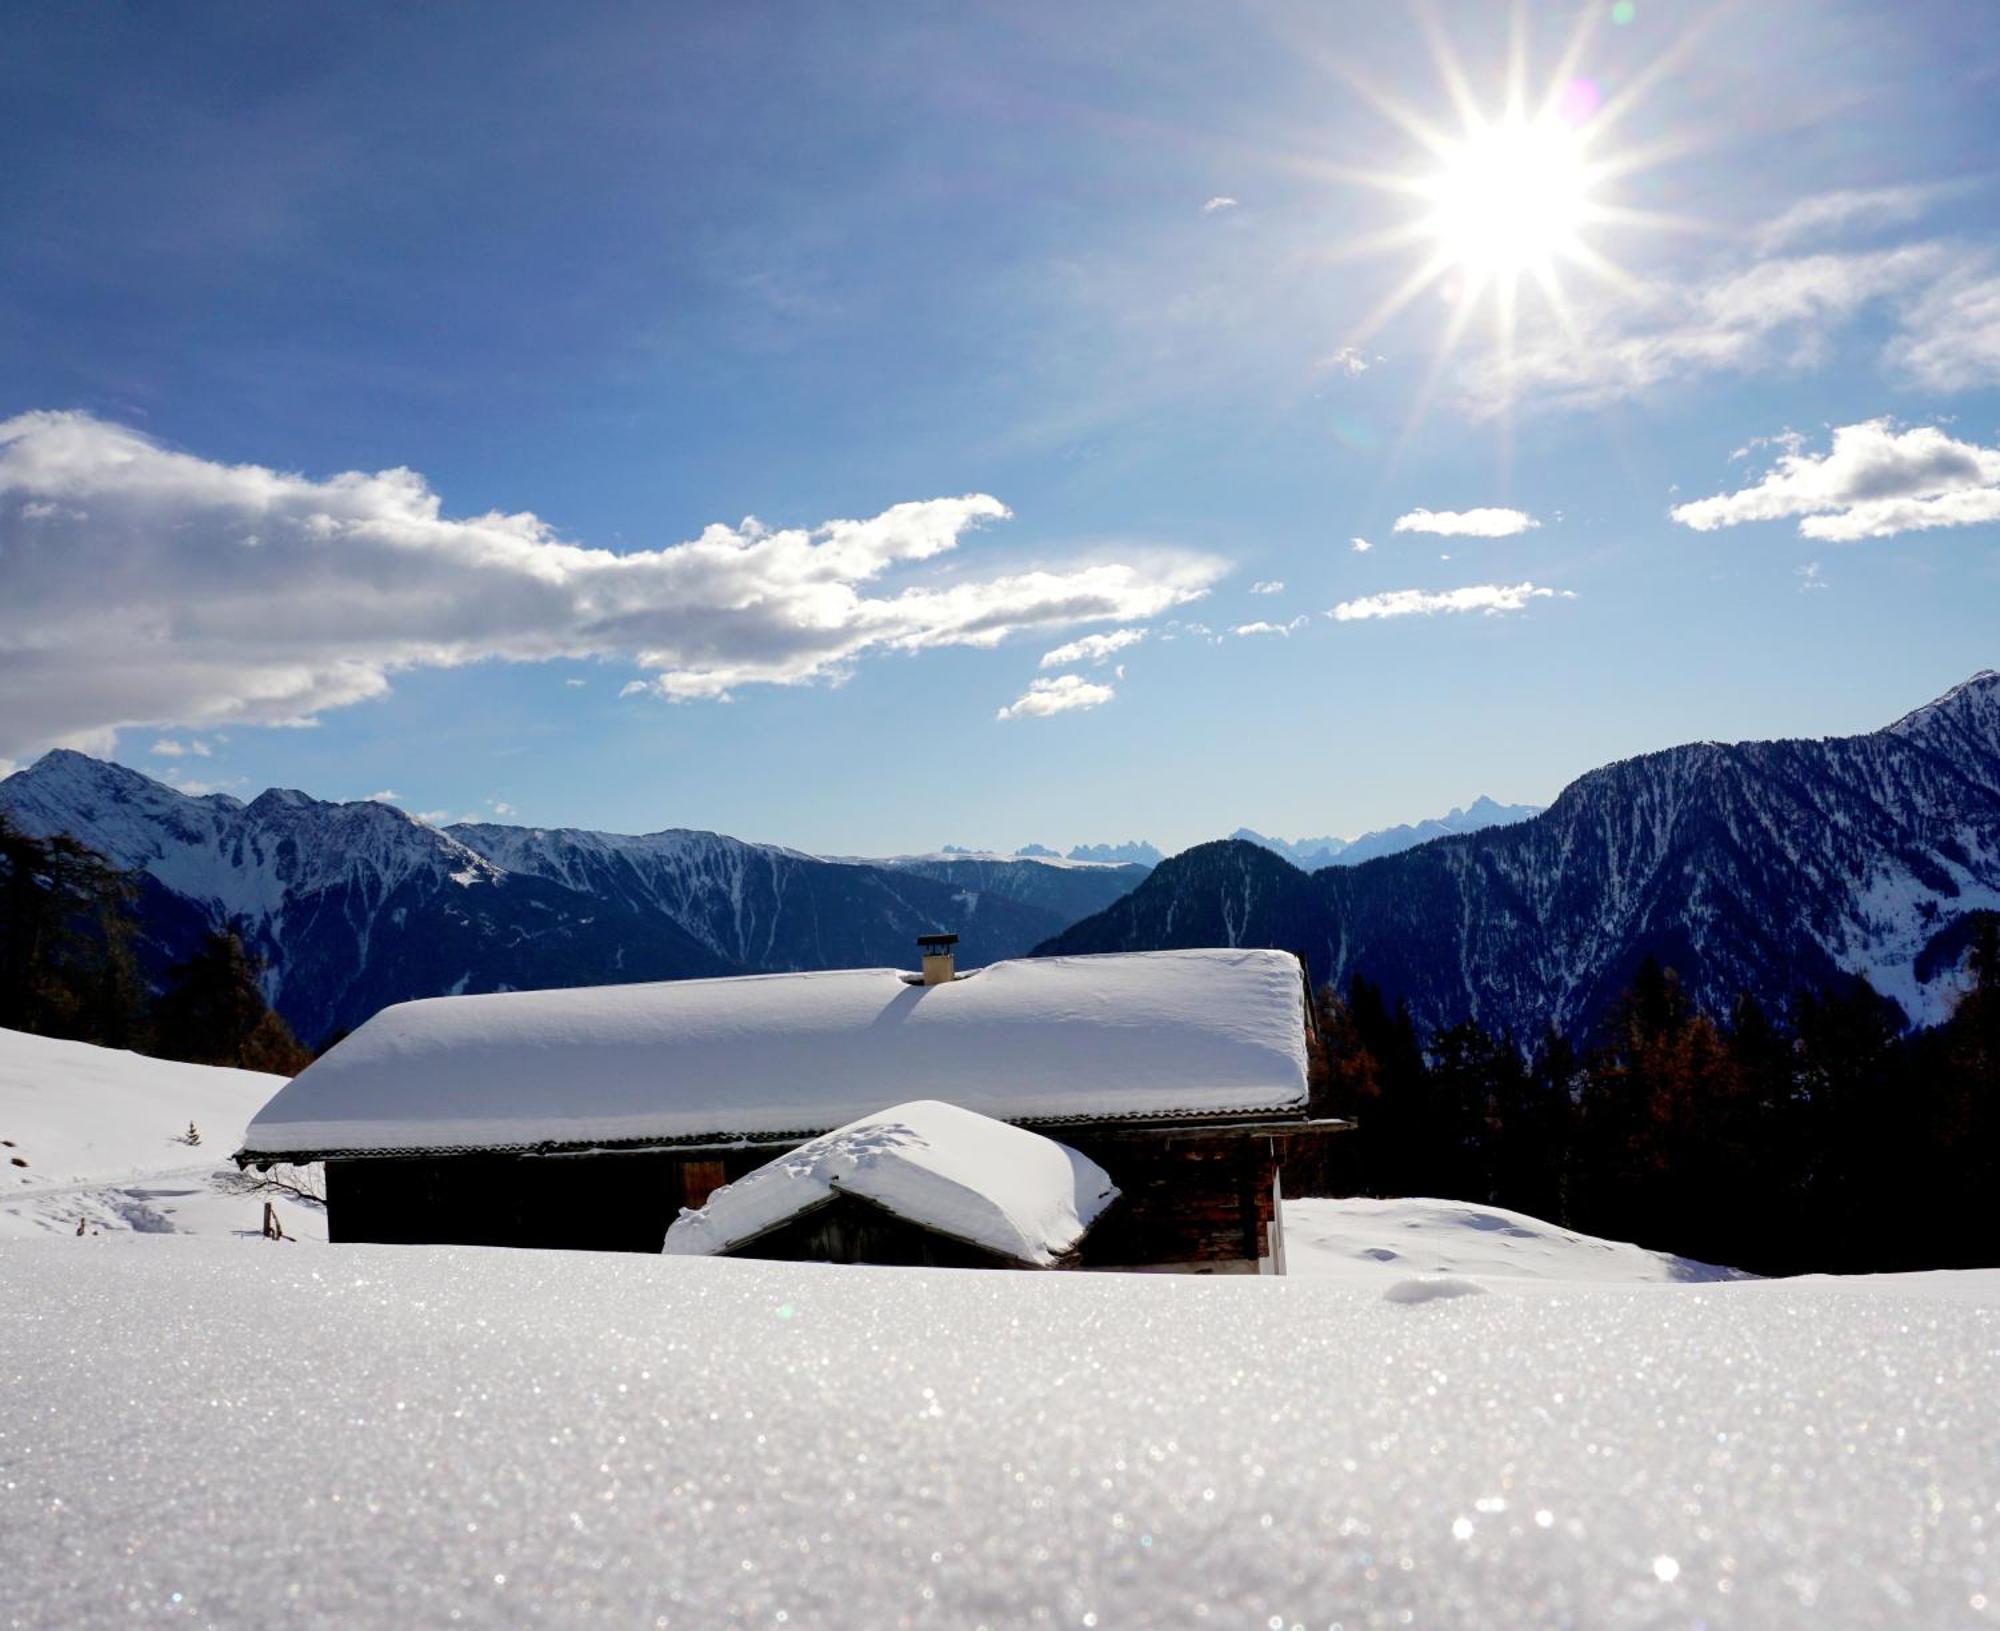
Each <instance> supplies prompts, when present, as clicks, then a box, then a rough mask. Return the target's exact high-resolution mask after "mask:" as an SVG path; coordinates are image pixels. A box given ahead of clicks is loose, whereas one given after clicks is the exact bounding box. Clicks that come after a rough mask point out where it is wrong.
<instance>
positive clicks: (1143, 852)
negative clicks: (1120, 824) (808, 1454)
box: [1069, 838, 1166, 866]
mask: <svg viewBox="0 0 2000 1631" xmlns="http://www.w3.org/2000/svg"><path fill="white" fill-rule="evenodd" d="M1069 859H1070V860H1072V861H1108V862H1113V863H1121V864H1123V865H1126V866H1158V865H1159V864H1160V862H1162V861H1163V860H1165V859H1166V856H1165V855H1164V854H1163V853H1162V852H1161V850H1160V849H1159V847H1158V846H1157V845H1154V844H1149V843H1147V842H1146V841H1145V840H1144V839H1143V838H1128V839H1127V840H1126V841H1125V842H1124V843H1122V844H1075V845H1072V846H1071V848H1070V852H1069Z"/></svg>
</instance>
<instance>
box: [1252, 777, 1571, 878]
mask: <svg viewBox="0 0 2000 1631" xmlns="http://www.w3.org/2000/svg"><path fill="white" fill-rule="evenodd" d="M1541 813H1542V806H1541V805H1539V804H1502V803H1500V802H1499V801H1498V800H1496V799H1490V798H1488V797H1487V796H1486V795H1485V794H1484V793H1482V794H1480V795H1479V797H1478V798H1476V799H1474V800H1473V801H1472V802H1471V803H1470V804H1468V805H1466V806H1465V807H1464V808H1463V809H1453V810H1451V811H1450V812H1448V813H1447V814H1445V815H1441V816H1433V817H1431V818H1430V819H1429V820H1428V821H1406V822H1403V823H1402V824H1401V825H1399V826H1395V827H1383V828H1381V829H1380V830H1378V831H1376V832H1365V833H1363V834H1362V835H1361V836H1360V837H1359V838H1300V839H1297V840H1292V841H1288V840H1286V839H1283V838H1273V837H1271V836H1270V835H1269V834H1267V833H1260V832H1257V831H1255V830H1253V829H1252V828H1249V827H1238V828H1237V829H1236V831H1234V832H1233V833H1231V834H1230V835H1229V836H1230V837H1231V838H1234V839H1241V840H1242V841H1243V842H1244V843H1246V844H1256V845H1258V846H1260V847H1261V848H1263V849H1267V850H1269V851H1270V852H1271V853H1272V854H1273V855H1282V856H1283V857H1284V858H1285V859H1286V860H1288V861H1290V862H1291V863H1292V865H1293V866H1296V867H1302V868H1304V869H1305V870H1306V871H1308V872H1311V871H1313V870H1315V869H1316V868H1319V867H1323V866H1359V865H1360V864H1361V863H1362V862H1363V861H1372V860H1374V859H1375V858H1376V857H1377V856H1378V855H1397V854H1400V853H1401V852H1402V851H1404V850H1406V849H1415V848H1416V847H1417V845H1419V844H1428V843H1429V842H1430V841H1431V840H1432V839H1433V838H1448V837H1450V836H1451V835H1452V834H1453V833H1462V832H1484V831H1485V830H1486V829H1487V828H1488V827H1507V826H1511V825H1513V823H1515V822H1516V821H1526V820H1527V819H1528V817H1530V816H1538V815H1540V814H1541Z"/></svg>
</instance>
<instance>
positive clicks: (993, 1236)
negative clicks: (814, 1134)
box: [666, 1099, 1118, 1264]
mask: <svg viewBox="0 0 2000 1631" xmlns="http://www.w3.org/2000/svg"><path fill="white" fill-rule="evenodd" d="M840 1192H844V1193H847V1194H850V1195H858V1196H860V1197H861V1198H862V1199H864V1200H869V1201H873V1202H875V1204H876V1205H878V1206H881V1207H884V1208H885V1209H887V1210H888V1211H890V1212H893V1213H895V1214H896V1216H898V1217H900V1218H908V1219H909V1220H910V1221H912V1222H914V1223H921V1224H924V1225H926V1226H928V1227H929V1228H932V1229H935V1230H938V1231H940V1232H941V1233H944V1234H948V1235H951V1236H953V1237H954V1238H956V1239H959V1240H967V1241H970V1242H972V1244H973V1245H975V1246H984V1247H985V1248H986V1249H987V1250H988V1251H993V1252H998V1253H1000V1254H1001V1255H1002V1256H1003V1257H1011V1258H1013V1259H1014V1260H1015V1261H1017V1262H1022V1263H1044V1264H1046V1263H1053V1262H1054V1261H1055V1260H1056V1259H1057V1258H1058V1257H1060V1256H1062V1254H1063V1253H1064V1252H1066V1251H1068V1250H1069V1249H1070V1248H1071V1247H1072V1246H1074V1245H1075V1244H1076V1243H1077V1242H1078V1241H1079V1240H1081V1239H1082V1238H1083V1235H1084V1231H1085V1230H1087V1229H1088V1228H1089V1227H1090V1225H1091V1224H1092V1223H1093V1222H1095V1221H1096V1219H1097V1215H1098V1214H1099V1213H1100V1212H1102V1211H1103V1210H1104V1208H1105V1207H1106V1206H1108V1205H1110V1204H1111V1202H1112V1201H1113V1200H1114V1199H1115V1198H1116V1197H1117V1194H1118V1190H1117V1188H1116V1186H1115V1185H1113V1183H1112V1182H1111V1179H1110V1177H1109V1176H1108V1175H1107V1174H1106V1173H1105V1171H1104V1169H1103V1168H1102V1167H1100V1166H1099V1165H1098V1164H1097V1163H1096V1162H1095V1161H1093V1160H1091V1159H1090V1158H1089V1157H1088V1156H1085V1155H1081V1154H1079V1153H1078V1152H1077V1151H1075V1150H1073V1149H1071V1148H1070V1147H1069V1146H1068V1145H1067V1144H1058V1143H1057V1142H1056V1141H1055V1140H1054V1139H1052V1138H1044V1137H1042V1135H1041V1134H1039V1133H1031V1132H1029V1131H1028V1130H1027V1129H1026V1128H1024V1127H1015V1126H1011V1125H1009V1124H1008V1123H1007V1122H1004V1121H995V1120H993V1118H992V1117H990V1116H982V1115H977V1114H975V1113H974V1112H973V1111H970V1110H964V1109H961V1108H960V1107H959V1106H957V1105H955V1104H940V1103H938V1102H937V1101H936V1100H935V1099H930V1100H924V1099H919V1100H917V1101H915V1102H914V1103H911V1104H899V1105H897V1106H895V1108H893V1109H890V1110H884V1111H882V1112H881V1113H880V1114H878V1115H873V1116H863V1117H862V1118H861V1119H860V1120H859V1121H854V1122H850V1123H848V1125H847V1126H845V1127H841V1128H837V1129H836V1130H834V1131H833V1132H830V1133H827V1134H826V1135H825V1136H823V1137H820V1138H816V1139H814V1140H812V1142H811V1143H809V1144H804V1145H802V1146H800V1147H799V1148H798V1149H796V1150H792V1151H790V1152H789V1153H787V1154H785V1155H781V1156H779V1157H778V1158H777V1159H776V1160H775V1161H767V1162H766V1163H765V1164H764V1165H763V1166H761V1167H759V1168H758V1169H757V1170H756V1171H755V1172H750V1173H746V1174H744V1176H743V1177H741V1178H739V1179H737V1180H736V1182H735V1183H733V1184H725V1185H724V1186H723V1187H722V1188H721V1189H718V1190H717V1191H716V1192H715V1193H714V1194H713V1195H711V1196H710V1197H709V1199H708V1204H707V1205H706V1206H704V1207H702V1208H701V1209H700V1210H699V1211H689V1210H687V1209H685V1208H683V1209H682V1212H681V1215H680V1217H679V1218H677V1219H676V1220H675V1221H674V1223H673V1224H672V1226H671V1227H670V1228H669V1229H668V1230H667V1245H666V1249H667V1250H668V1251H669V1252H672V1253H677V1254H685V1255H702V1254H705V1253H710V1252H724V1251H728V1250H729V1249H730V1248H731V1247H733V1246H737V1245H740V1244H742V1243H743V1242H745V1241H747V1240H750V1239H752V1238H754V1237H755V1236H757V1235H761V1234H763V1233H765V1232H766V1231H767V1230H769V1229H772V1228H775V1227H776V1226H777V1225H778V1224H780V1223H783V1222H784V1221H785V1220H786V1219H788V1218H792V1217H795V1216H797V1215H798V1214H799V1213H800V1212H802V1211H806V1210H808V1209H810V1208H812V1207H814V1206H818V1205H821V1204H822V1203H824V1202H826V1201H829V1200H831V1199H832V1198H833V1197H834V1195H835V1194H836V1193H840Z"/></svg>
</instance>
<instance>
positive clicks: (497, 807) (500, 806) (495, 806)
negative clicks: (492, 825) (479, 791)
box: [486, 799, 519, 816]
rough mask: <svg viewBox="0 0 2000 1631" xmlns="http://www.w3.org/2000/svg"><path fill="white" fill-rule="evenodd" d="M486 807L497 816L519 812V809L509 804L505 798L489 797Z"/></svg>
mask: <svg viewBox="0 0 2000 1631" xmlns="http://www.w3.org/2000/svg"><path fill="white" fill-rule="evenodd" d="M486 808H487V809H489V810H491V811H492V812H493V813H494V814H495V815H497V816H510V815H516V814H518V813H519V812H518V811H516V810H515V808H514V806H513V805H511V804H509V803H508V802H507V801H506V800H505V799H488V800H487V801H486Z"/></svg>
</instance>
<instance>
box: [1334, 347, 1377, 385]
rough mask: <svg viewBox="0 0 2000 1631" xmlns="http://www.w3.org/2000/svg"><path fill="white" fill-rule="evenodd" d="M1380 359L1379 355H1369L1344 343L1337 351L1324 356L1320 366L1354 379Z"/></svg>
mask: <svg viewBox="0 0 2000 1631" xmlns="http://www.w3.org/2000/svg"><path fill="white" fill-rule="evenodd" d="M1381 360H1382V359H1381V358H1380V357H1371V356H1369V355H1368V354H1367V353H1366V352H1364V351H1357V350H1355V349H1354V347H1353V346H1351V345H1344V346H1342V347H1341V348H1340V349H1339V350H1338V351H1336V352H1334V354H1333V355H1332V356H1330V357H1327V358H1325V359H1324V360H1323V361H1322V362H1321V363H1320V367H1322V368H1325V369H1327V370H1329V371H1330V372H1333V373H1337V374H1345V375H1346V376H1347V377H1348V378H1349V379H1355V378H1357V377H1358V376H1360V375H1362V374H1365V373H1367V372H1368V370H1369V369H1370V368H1372V367H1374V366H1375V364H1376V363H1378V362H1380V361H1381Z"/></svg>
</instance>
